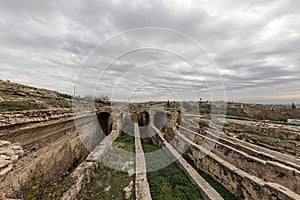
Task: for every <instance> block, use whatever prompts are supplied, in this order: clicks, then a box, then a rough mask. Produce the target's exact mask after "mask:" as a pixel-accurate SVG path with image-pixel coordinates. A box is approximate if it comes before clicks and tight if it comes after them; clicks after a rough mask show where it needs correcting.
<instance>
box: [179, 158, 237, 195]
mask: <svg viewBox="0 0 300 200" xmlns="http://www.w3.org/2000/svg"><path fill="white" fill-rule="evenodd" d="M183 157H184V159H185V160H186V161H187V162H188V163H189V164H190V165H192V166H193V167H194V169H196V170H197V172H198V173H199V174H200V176H202V178H204V179H205V180H206V181H207V182H208V183H209V184H210V185H211V186H212V187H213V188H214V189H215V190H216V191H217V192H218V193H220V195H221V196H222V197H223V198H224V199H225V200H238V198H237V197H236V196H234V194H232V193H231V192H230V191H229V190H227V189H226V188H225V187H224V186H223V185H221V184H220V183H219V182H218V181H216V180H215V179H214V178H213V177H211V176H210V175H209V174H206V173H205V172H203V171H202V170H201V169H199V168H197V167H196V165H195V163H194V161H193V160H192V159H191V158H190V157H189V156H187V155H183Z"/></svg>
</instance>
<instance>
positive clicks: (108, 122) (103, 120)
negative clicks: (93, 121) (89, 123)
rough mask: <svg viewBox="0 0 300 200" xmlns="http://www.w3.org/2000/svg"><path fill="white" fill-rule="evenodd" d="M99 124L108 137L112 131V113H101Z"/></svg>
mask: <svg viewBox="0 0 300 200" xmlns="http://www.w3.org/2000/svg"><path fill="white" fill-rule="evenodd" d="M97 118H98V122H99V124H100V127H101V129H102V131H103V133H104V134H105V135H106V136H107V135H109V134H110V132H111V131H112V118H111V115H110V113H108V112H101V113H99V114H98V117H97Z"/></svg>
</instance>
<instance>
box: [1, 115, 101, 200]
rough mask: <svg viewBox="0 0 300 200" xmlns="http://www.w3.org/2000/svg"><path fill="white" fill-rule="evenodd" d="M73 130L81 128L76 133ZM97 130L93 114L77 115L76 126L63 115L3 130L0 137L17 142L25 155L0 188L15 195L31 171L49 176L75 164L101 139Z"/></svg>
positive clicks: (10, 194) (26, 180) (28, 178)
mask: <svg viewBox="0 0 300 200" xmlns="http://www.w3.org/2000/svg"><path fill="white" fill-rule="evenodd" d="M77 130H81V132H80V134H79V133H78V132H77ZM100 133H101V130H100V126H99V123H98V121H97V118H96V117H95V116H94V115H88V116H83V117H79V118H77V119H76V126H75V123H74V119H72V118H68V117H67V118H62V119H58V120H53V121H49V122H41V123H38V124H34V125H31V124H29V125H27V126H26V127H24V128H21V129H18V128H16V129H14V130H13V131H8V132H4V133H3V134H2V135H1V137H2V138H7V139H9V140H11V141H13V142H16V141H18V142H19V143H20V144H21V146H22V147H24V150H25V155H24V156H23V157H22V158H20V159H19V160H18V161H17V162H16V164H15V165H14V166H13V169H12V170H11V171H10V172H9V173H7V174H6V176H5V178H4V179H3V180H2V181H1V183H0V191H5V193H6V194H7V196H8V197H15V195H16V193H17V192H18V191H19V190H20V189H21V188H22V186H24V185H25V184H26V183H27V182H28V181H30V177H31V175H32V174H33V173H35V172H38V173H40V174H43V175H45V178H46V179H51V177H52V176H53V177H55V176H57V175H58V174H59V172H66V171H67V170H70V169H72V168H74V167H76V166H77V165H78V164H80V162H81V161H82V160H83V159H84V158H85V157H86V156H87V154H88V151H87V149H88V150H90V149H93V148H95V146H96V145H98V144H99V142H100V141H101V139H103V137H102V136H101V135H104V134H100ZM83 141H84V144H85V145H84V144H83ZM16 177H18V178H16Z"/></svg>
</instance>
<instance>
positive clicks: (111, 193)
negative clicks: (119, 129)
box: [80, 134, 135, 200]
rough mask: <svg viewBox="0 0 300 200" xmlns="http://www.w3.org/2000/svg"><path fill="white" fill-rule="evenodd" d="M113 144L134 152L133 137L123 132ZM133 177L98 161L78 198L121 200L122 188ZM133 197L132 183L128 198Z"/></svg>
mask: <svg viewBox="0 0 300 200" xmlns="http://www.w3.org/2000/svg"><path fill="white" fill-rule="evenodd" d="M113 146H115V147H118V148H120V149H123V150H125V151H128V152H134V149H135V145H134V137H132V136H129V135H127V134H124V135H122V136H120V137H118V138H117V139H116V140H115V142H114V143H113ZM108 156H109V155H108ZM113 158H115V157H113ZM125 160H127V159H125ZM134 177H135V176H134V175H133V176H129V175H128V173H127V172H123V171H118V170H116V169H112V168H110V167H106V166H104V165H103V164H102V163H99V166H98V168H97V169H96V171H95V174H94V176H93V177H92V180H91V182H90V183H89V184H88V185H87V186H86V187H85V188H84V189H83V192H82V194H81V198H80V199H83V200H95V199H103V200H106V199H116V200H123V199H125V192H124V191H123V189H124V188H125V187H127V186H128V185H129V184H130V182H131V181H134ZM134 199H135V189H134V184H133V189H132V194H131V197H130V200H134Z"/></svg>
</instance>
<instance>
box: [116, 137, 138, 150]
mask: <svg viewBox="0 0 300 200" xmlns="http://www.w3.org/2000/svg"><path fill="white" fill-rule="evenodd" d="M113 145H115V146H117V147H118V148H121V149H124V150H125V151H128V152H134V151H135V145H134V137H133V136H131V135H127V134H126V133H124V134H123V135H122V136H120V137H118V138H117V139H116V140H115V141H114V143H113Z"/></svg>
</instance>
